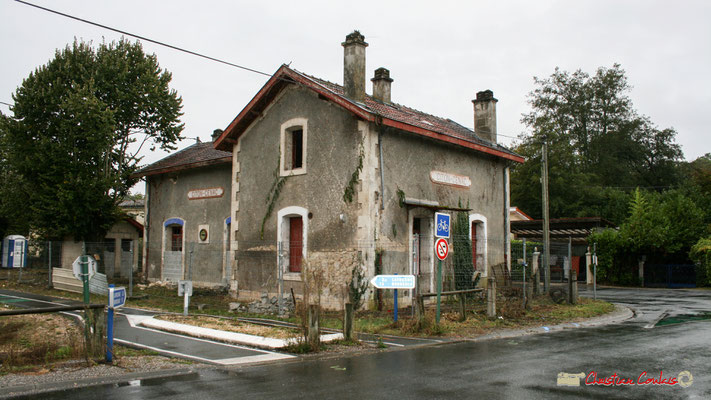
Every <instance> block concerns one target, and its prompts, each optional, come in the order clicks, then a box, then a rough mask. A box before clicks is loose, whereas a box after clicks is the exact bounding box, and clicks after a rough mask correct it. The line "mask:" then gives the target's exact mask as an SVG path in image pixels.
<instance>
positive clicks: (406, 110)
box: [292, 69, 517, 155]
mask: <svg viewBox="0 0 711 400" xmlns="http://www.w3.org/2000/svg"><path fill="white" fill-rule="evenodd" d="M292 71H294V72H296V73H298V74H300V75H301V76H303V77H305V78H307V79H310V80H312V81H314V82H315V83H317V84H319V85H321V86H324V87H325V88H326V89H328V90H330V91H331V92H333V93H334V94H336V95H338V96H340V97H342V98H344V99H345V98H346V97H345V95H344V94H343V86H341V85H338V84H335V83H332V82H328V81H324V80H322V79H319V78H316V77H313V76H310V75H307V74H304V73H302V72H300V71H296V70H293V69H292ZM355 104H356V105H358V106H360V107H361V108H363V109H364V110H366V111H368V112H371V113H375V114H378V115H380V116H382V117H384V118H389V119H392V120H394V121H399V122H402V123H405V124H408V125H412V126H416V127H419V128H422V129H426V130H431V131H435V132H438V133H442V134H445V135H448V136H452V137H456V138H458V139H462V140H466V141H470V142H473V143H477V144H479V145H482V146H486V147H491V148H495V149H497V150H499V151H503V152H506V153H509V154H511V155H517V154H516V153H514V152H512V151H511V150H509V149H507V148H505V147H503V146H501V145H499V144H498V143H492V142H489V141H487V140H484V139H482V138H480V137H479V136H477V135H476V133H475V132H474V131H472V130H471V129H469V128H467V127H464V126H462V125H460V124H458V123H456V122H454V121H452V120H451V119H449V118H440V117H437V116H434V115H431V114H427V113H425V112H422V111H419V110H415V109H414V108H410V107H407V106H403V105H400V104H396V103H389V104H385V103H381V102H379V101H377V100H375V99H374V98H373V97H372V96H370V95H366V99H365V104H363V103H355Z"/></svg>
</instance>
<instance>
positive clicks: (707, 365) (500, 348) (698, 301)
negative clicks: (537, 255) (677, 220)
mask: <svg viewBox="0 0 711 400" xmlns="http://www.w3.org/2000/svg"><path fill="white" fill-rule="evenodd" d="M581 294H583V295H587V294H589V293H585V292H582V293H581ZM598 298H604V299H607V300H610V301H614V302H617V303H620V304H624V305H627V306H629V307H631V308H632V309H633V310H634V311H635V312H636V317H635V318H634V319H632V320H628V321H626V322H623V323H619V324H615V325H607V326H601V327H594V328H581V329H571V330H566V331H562V332H553V333H548V334H543V335H535V336H526V337H520V338H516V339H499V340H491V341H484V342H476V343H473V342H468V343H458V344H447V345H440V346H433V347H424V348H416V349H408V350H403V351H392V352H383V353H378V354H370V355H362V356H353V357H345V358H336V359H325V360H310V361H298V362H283V363H279V362H277V363H273V364H268V365H261V366H243V367H237V368H232V369H214V370H206V371H201V372H199V373H196V374H194V375H190V376H184V377H181V378H167V379H157V380H145V381H140V382H133V385H121V386H116V385H109V386H101V387H94V388H87V389H80V390H74V391H68V392H62V393H54V394H45V395H43V398H48V399H77V398H97V399H149V398H150V399H156V398H173V399H175V398H186V397H187V398H190V397H196V396H199V398H200V399H201V400H207V399H226V398H249V399H293V398H311V399H321V398H346V399H350V398H353V399H355V398H358V399H363V398H388V399H411V398H423V399H456V398H486V399H488V398H493V399H496V398H512V399H519V398H533V399H549V398H571V397H572V398H601V399H603V398H604V399H608V398H613V399H614V398H619V399H627V398H640V399H649V398H705V399H709V398H711V320H705V321H699V322H687V323H678V324H672V325H665V326H656V327H649V326H650V324H653V323H654V322H655V321H656V320H657V319H658V318H659V317H660V316H661V315H662V313H664V312H666V313H667V314H668V315H669V316H672V317H673V316H679V315H686V314H698V313H703V312H710V311H711V291H697V290H663V289H658V290H657V289H602V290H599V291H598ZM593 371H594V372H596V373H597V376H598V377H599V378H603V377H609V376H611V375H613V374H615V373H616V374H617V375H618V376H620V377H622V378H627V379H633V380H634V381H637V379H638V376H639V375H640V374H641V373H642V372H644V371H647V372H648V374H649V376H650V377H651V376H659V374H660V372H662V373H663V377H664V378H676V377H677V376H678V375H679V373H680V372H682V371H689V372H690V373H691V374H692V375H693V383H692V385H691V386H689V387H686V388H683V387H680V386H679V385H675V386H653V385H646V386H637V385H635V386H610V387H603V386H586V385H585V384H584V379H583V380H581V386H579V387H563V386H557V384H556V379H557V375H558V373H560V372H567V373H583V374H586V375H587V374H590V373H591V372H593Z"/></svg>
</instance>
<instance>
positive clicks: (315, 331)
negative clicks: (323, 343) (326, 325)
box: [306, 304, 321, 350]
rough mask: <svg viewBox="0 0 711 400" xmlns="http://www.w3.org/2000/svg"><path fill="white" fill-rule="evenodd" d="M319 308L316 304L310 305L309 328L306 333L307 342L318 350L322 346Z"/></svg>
mask: <svg viewBox="0 0 711 400" xmlns="http://www.w3.org/2000/svg"><path fill="white" fill-rule="evenodd" d="M318 320H319V307H318V306H317V305H315V304H310V305H309V311H308V328H307V333H306V341H307V342H308V343H309V344H310V345H311V346H312V347H315V348H314V350H316V349H317V348H318V346H319V344H320V339H321V337H320V336H319V321H318Z"/></svg>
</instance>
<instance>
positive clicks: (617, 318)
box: [464, 304, 634, 342]
mask: <svg viewBox="0 0 711 400" xmlns="http://www.w3.org/2000/svg"><path fill="white" fill-rule="evenodd" d="M633 317H634V312H633V311H632V310H631V309H630V308H628V307H625V306H623V305H620V304H615V310H614V311H612V312H611V313H609V314H605V315H601V316H599V317H593V318H590V319H587V320H584V321H580V322H565V323H562V324H558V325H553V326H538V327H535V328H526V329H511V330H503V331H499V332H492V333H489V334H486V335H483V336H479V337H476V338H471V339H464V340H465V341H468V342H481V341H485V340H492V339H509V338H514V337H521V336H528V335H539V334H544V333H551V332H559V331H563V330H567V329H577V328H589V327H593V326H602V325H610V324H616V323H620V322H623V321H626V320H628V319H630V318H633Z"/></svg>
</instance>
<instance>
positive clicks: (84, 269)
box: [72, 251, 96, 304]
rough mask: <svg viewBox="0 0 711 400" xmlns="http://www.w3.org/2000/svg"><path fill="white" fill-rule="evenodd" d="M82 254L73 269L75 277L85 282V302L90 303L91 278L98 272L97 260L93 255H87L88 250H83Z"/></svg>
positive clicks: (75, 261)
mask: <svg viewBox="0 0 711 400" xmlns="http://www.w3.org/2000/svg"><path fill="white" fill-rule="evenodd" d="M82 254H83V255H81V256H79V257H77V259H76V260H74V263H72V271H73V272H74V277H75V278H77V279H79V280H80V281H82V283H83V286H84V304H89V280H90V279H91V278H92V277H93V276H94V274H96V260H94V257H92V256H87V255H86V251H82Z"/></svg>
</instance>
